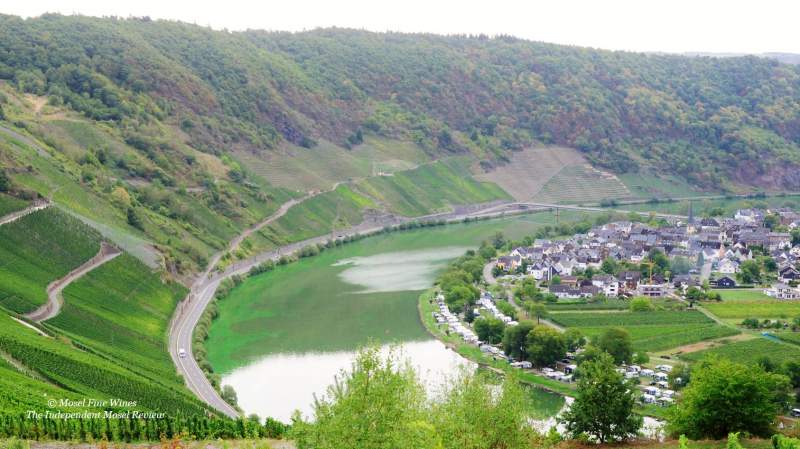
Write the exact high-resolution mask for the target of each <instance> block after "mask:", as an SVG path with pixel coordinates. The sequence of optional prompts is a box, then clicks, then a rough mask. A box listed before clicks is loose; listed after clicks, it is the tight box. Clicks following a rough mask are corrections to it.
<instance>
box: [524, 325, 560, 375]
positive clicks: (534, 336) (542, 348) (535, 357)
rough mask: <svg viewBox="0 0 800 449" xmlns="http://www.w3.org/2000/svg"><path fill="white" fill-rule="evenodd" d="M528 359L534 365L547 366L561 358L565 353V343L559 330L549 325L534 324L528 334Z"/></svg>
mask: <svg viewBox="0 0 800 449" xmlns="http://www.w3.org/2000/svg"><path fill="white" fill-rule="evenodd" d="M526 344H527V352H528V360H530V361H531V362H532V363H533V364H534V365H536V366H547V365H552V364H553V363H555V362H557V361H559V360H561V359H563V358H564V356H565V355H566V353H567V343H566V341H565V340H564V336H563V335H561V333H560V332H558V331H557V330H555V329H553V328H552V327H549V326H536V327H534V328H533V330H532V331H531V332H530V333H529V334H528V337H527V340H526Z"/></svg>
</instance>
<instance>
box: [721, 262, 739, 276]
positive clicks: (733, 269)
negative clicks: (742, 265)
mask: <svg viewBox="0 0 800 449" xmlns="http://www.w3.org/2000/svg"><path fill="white" fill-rule="evenodd" d="M717 271H719V272H720V273H722V274H736V273H738V272H739V262H736V261H735V260H731V259H722V260H720V261H719V264H717Z"/></svg>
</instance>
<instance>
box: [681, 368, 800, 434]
mask: <svg viewBox="0 0 800 449" xmlns="http://www.w3.org/2000/svg"><path fill="white" fill-rule="evenodd" d="M788 390H789V380H788V379H787V378H786V376H783V375H780V374H773V373H767V372H766V371H764V369H763V368H762V367H760V366H757V365H743V364H740V363H735V362H732V361H730V360H727V359H716V360H713V359H712V360H705V361H702V362H701V363H698V364H697V365H696V366H695V368H694V369H693V370H692V381H691V383H690V384H689V386H688V387H686V388H685V389H684V390H683V394H682V395H681V397H680V399H679V400H678V402H677V404H676V407H674V408H673V409H671V410H670V411H669V414H668V417H669V418H668V429H669V430H670V432H671V433H673V434H675V435H679V434H685V435H686V436H688V437H689V438H692V439H700V438H713V439H720V438H723V437H725V436H726V435H728V434H729V433H731V432H749V433H751V434H753V435H758V436H767V435H769V434H770V433H772V422H773V421H774V420H775V416H776V415H777V413H778V411H779V410H780V409H781V408H782V407H783V406H784V405H785V401H786V399H787V397H788Z"/></svg>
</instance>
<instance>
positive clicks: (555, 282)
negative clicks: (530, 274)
mask: <svg viewBox="0 0 800 449" xmlns="http://www.w3.org/2000/svg"><path fill="white" fill-rule="evenodd" d="M559 284H561V276H558V275H556V276H553V277H552V278H551V279H550V285H559Z"/></svg>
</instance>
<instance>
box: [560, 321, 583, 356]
mask: <svg viewBox="0 0 800 449" xmlns="http://www.w3.org/2000/svg"><path fill="white" fill-rule="evenodd" d="M564 341H565V342H566V343H567V349H568V350H570V351H575V350H576V349H578V348H580V347H583V346H584V345H586V337H585V336H584V335H583V332H581V331H580V329H577V328H574V327H570V328H567V330H566V331H565V332H564Z"/></svg>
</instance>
